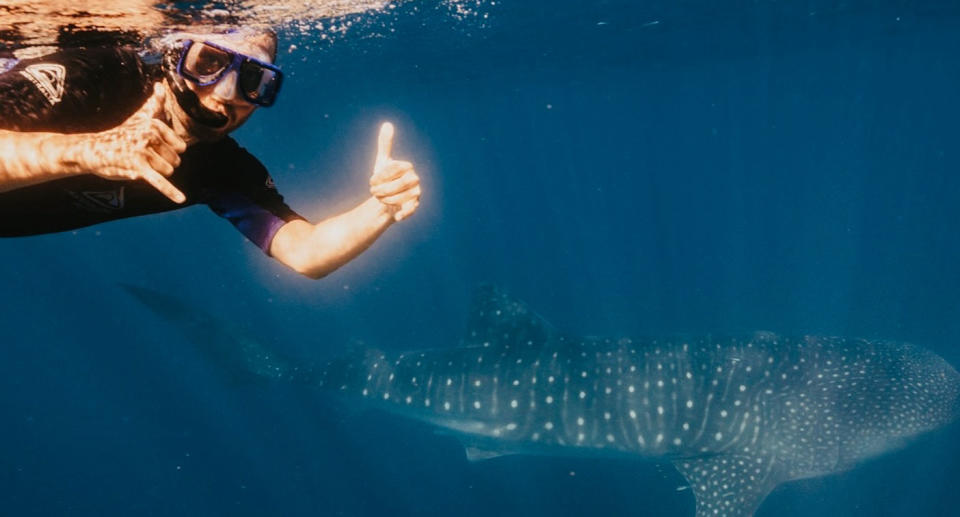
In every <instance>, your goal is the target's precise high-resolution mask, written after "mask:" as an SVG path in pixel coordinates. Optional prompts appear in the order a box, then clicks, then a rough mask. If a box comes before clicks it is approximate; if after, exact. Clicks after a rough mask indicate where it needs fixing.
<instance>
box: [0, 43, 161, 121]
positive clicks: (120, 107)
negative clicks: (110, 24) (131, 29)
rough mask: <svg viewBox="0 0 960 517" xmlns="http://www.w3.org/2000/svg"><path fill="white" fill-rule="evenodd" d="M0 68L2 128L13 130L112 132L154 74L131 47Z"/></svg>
mask: <svg viewBox="0 0 960 517" xmlns="http://www.w3.org/2000/svg"><path fill="white" fill-rule="evenodd" d="M0 65H2V67H0V70H5V71H2V72H0V129H7V130H11V131H49V132H55V133H82V132H97V131H103V130H105V129H109V128H112V127H115V126H116V125H118V124H120V123H121V122H123V121H124V120H125V119H126V118H127V117H128V116H130V115H131V114H132V113H133V112H135V111H136V110H137V108H138V107H140V106H141V105H142V104H143V102H144V101H145V100H146V98H147V96H148V95H149V93H150V92H151V91H152V81H153V80H155V79H156V77H155V74H156V73H157V71H156V70H155V69H151V68H149V67H147V66H146V65H144V64H143V63H142V62H141V61H140V59H139V57H138V56H137V54H136V52H134V51H133V50H132V49H129V48H94V49H61V50H59V51H57V52H54V53H52V54H49V55H45V56H42V57H37V58H32V59H25V60H22V61H17V62H14V61H12V60H10V59H9V58H7V59H5V60H4V62H3V63H0Z"/></svg>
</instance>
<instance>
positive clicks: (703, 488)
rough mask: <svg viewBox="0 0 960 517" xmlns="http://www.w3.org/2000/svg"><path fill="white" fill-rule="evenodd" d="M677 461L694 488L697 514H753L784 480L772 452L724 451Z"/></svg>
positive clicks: (731, 516)
mask: <svg viewBox="0 0 960 517" xmlns="http://www.w3.org/2000/svg"><path fill="white" fill-rule="evenodd" d="M673 464H674V466H675V467H677V470H679V471H680V473H681V474H683V476H684V477H685V478H687V481H688V482H689V483H690V488H691V489H693V495H694V497H695V498H696V501H697V515H696V517H751V516H752V515H753V514H754V512H756V510H757V508H758V507H759V506H760V503H761V502H762V501H763V499H764V498H765V497H766V496H767V494H769V493H770V492H771V491H772V490H773V489H774V487H776V486H777V484H778V483H779V482H780V481H781V478H780V475H779V471H778V469H777V468H776V465H775V461H774V459H773V458H772V457H769V456H761V455H746V454H745V455H726V454H724V455H717V456H709V457H703V458H688V459H678V460H674V462H673Z"/></svg>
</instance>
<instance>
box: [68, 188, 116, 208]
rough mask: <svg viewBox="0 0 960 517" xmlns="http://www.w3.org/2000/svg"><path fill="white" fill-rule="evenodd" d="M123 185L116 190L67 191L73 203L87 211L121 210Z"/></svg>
mask: <svg viewBox="0 0 960 517" xmlns="http://www.w3.org/2000/svg"><path fill="white" fill-rule="evenodd" d="M123 190H124V187H120V188H119V189H118V190H103V191H93V190H88V191H85V192H69V194H70V196H71V197H72V198H73V200H74V205H75V206H77V207H79V208H82V209H84V210H87V211H89V212H98V213H110V212H116V211H117V210H122V209H123V206H124V199H123Z"/></svg>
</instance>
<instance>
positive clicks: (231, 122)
mask: <svg viewBox="0 0 960 517" xmlns="http://www.w3.org/2000/svg"><path fill="white" fill-rule="evenodd" d="M204 40H205V41H209V42H210V43H213V44H215V45H217V46H219V47H222V48H224V49H229V50H231V51H234V52H237V53H239V54H244V55H247V56H249V57H252V58H254V59H257V60H260V61H263V62H265V63H272V62H273V56H274V55H275V41H274V40H273V38H271V37H268V36H266V35H254V36H249V35H248V36H240V35H238V34H226V35H207V36H205V38H204ZM238 72H240V70H230V71H228V72H227V73H226V74H225V75H223V77H222V78H220V79H219V80H217V81H216V82H215V83H213V84H209V85H206V86H203V85H201V84H199V83H197V82H194V81H185V84H186V87H187V88H189V89H190V90H191V91H192V92H193V93H195V94H196V96H197V101H198V103H199V105H200V108H202V111H201V113H193V114H192V115H191V114H187V113H186V112H183V111H182V110H178V111H180V112H181V113H180V115H181V117H184V119H183V120H182V122H183V123H184V126H186V127H187V128H189V129H190V132H191V133H192V134H193V135H194V136H195V137H197V138H198V139H200V140H214V139H217V138H221V137H223V136H225V135H226V134H228V133H230V132H231V131H233V130H235V129H237V128H238V127H240V126H241V125H242V124H243V123H244V122H246V120H247V118H249V117H250V115H251V114H252V113H253V111H254V109H256V105H254V104H253V103H251V102H249V101H248V100H246V99H245V98H244V96H243V95H242V94H241V92H240V91H238V89H237V81H238Z"/></svg>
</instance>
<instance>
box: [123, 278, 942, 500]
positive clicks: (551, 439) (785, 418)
mask: <svg viewBox="0 0 960 517" xmlns="http://www.w3.org/2000/svg"><path fill="white" fill-rule="evenodd" d="M127 290H128V292H130V293H131V294H133V295H134V296H135V297H136V298H137V299H139V300H141V301H142V302H144V303H145V304H146V305H147V306H149V307H150V308H152V309H153V310H155V311H156V312H158V313H160V314H162V315H164V316H165V317H167V318H168V319H173V320H175V321H178V322H180V323H181V326H182V327H183V328H185V329H187V330H188V333H189V334H192V335H193V337H194V338H195V340H196V341H198V343H199V344H201V345H202V346H204V347H207V349H208V350H212V351H213V352H215V357H216V358H217V360H222V359H223V358H225V357H232V358H233V362H232V364H233V365H234V366H236V367H239V368H241V369H244V370H246V371H248V372H252V373H253V374H254V375H255V376H258V377H267V378H272V379H278V380H286V381H291V382H298V383H303V384H306V385H310V386H313V387H315V388H317V389H319V390H321V391H323V392H325V393H332V394H335V395H336V396H337V397H338V398H339V399H341V400H347V401H351V402H352V403H354V404H359V405H362V406H364V407H375V408H380V409H382V410H385V411H388V412H390V413H394V414H397V415H400V416H403V417H406V418H412V419H415V420H419V421H421V422H425V423H428V424H430V425H433V426H436V427H437V428H439V429H442V430H443V431H444V432H447V433H450V434H453V435H455V436H456V437H457V438H458V439H460V441H461V442H462V443H463V444H464V446H465V447H466V450H467V456H468V458H469V459H471V460H485V459H491V458H496V457H498V456H503V455H511V454H525V455H557V456H560V455H571V456H596V457H627V458H638V459H641V458H645V459H650V460H655V461H663V462H669V463H670V464H672V465H673V466H674V467H676V469H677V470H678V471H679V472H680V474H681V475H682V476H683V477H684V478H685V479H686V480H687V482H688V483H689V487H690V489H691V490H690V491H691V492H692V493H693V496H694V498H695V507H696V517H749V516H751V515H754V513H755V512H756V510H757V508H758V507H759V506H760V504H761V502H763V500H764V498H765V497H766V496H767V494H769V493H770V492H771V491H772V490H773V489H774V488H775V487H776V486H777V485H779V484H781V483H785V482H788V481H791V480H797V479H803V478H810V477H817V476H824V475H828V474H832V473H837V472H842V471H846V470H849V469H851V468H853V467H854V466H856V465H857V464H858V463H859V462H862V461H864V460H866V459H869V458H871V457H875V456H878V455H880V454H883V453H885V452H888V451H891V450H894V449H898V448H901V447H903V446H905V445H906V444H907V443H908V442H909V441H910V439H912V438H914V437H917V436H918V435H921V434H923V433H925V432H928V431H931V430H934V429H937V428H939V427H941V426H944V425H946V424H948V423H950V422H952V421H953V420H954V419H955V418H956V417H957V415H958V410H960V374H958V373H957V371H956V370H955V369H954V368H953V367H952V366H951V365H950V364H948V363H947V362H946V361H945V360H944V359H943V358H941V357H939V356H937V355H936V354H934V353H933V352H931V351H929V350H927V349H925V348H922V347H919V346H916V345H913V344H909V343H903V342H893V341H878V340H867V339H855V338H843V337H828V336H800V337H784V336H780V335H778V334H775V333H772V332H753V333H750V334H744V335H729V336H721V335H702V336H678V337H671V338H648V339H630V338H617V339H613V338H599V337H577V336H572V335H569V334H566V333H564V332H562V331H560V330H558V329H556V328H555V327H554V326H553V325H551V324H550V323H549V322H548V321H547V320H546V319H544V318H543V317H541V316H539V315H538V314H536V313H534V312H533V311H532V310H531V309H530V308H529V307H528V306H527V305H526V304H525V303H523V302H521V301H519V300H516V299H514V298H512V297H510V296H509V295H507V294H505V293H504V292H503V291H502V290H500V289H498V288H495V287H492V286H485V287H483V288H481V289H480V290H479V293H478V295H476V296H475V300H474V304H473V308H472V310H471V313H470V316H469V320H468V326H467V332H466V334H465V337H464V338H463V339H462V341H461V342H460V343H458V345H457V346H454V347H449V348H439V349H431V350H417V351H407V352H402V353H401V352H386V351H382V350H378V349H373V348H361V349H356V350H354V351H352V352H350V353H347V354H345V355H344V356H342V357H338V358H336V359H334V360H331V361H327V362H323V363H318V364H316V365H306V364H303V363H302V362H297V361H292V360H290V359H288V358H284V357H281V356H280V355H278V354H277V353H275V352H272V351H270V350H269V348H268V347H265V346H263V345H262V344H260V343H257V342H256V341H255V340H251V339H250V338H249V337H244V338H236V337H228V338H223V337H220V338H217V337H214V336H232V335H233V334H235V333H236V331H235V330H234V329H233V328H232V327H231V326H229V325H219V326H218V325H217V324H216V323H211V322H212V321H214V320H212V319H210V318H209V317H206V316H205V315H203V314H202V313H198V312H197V311H195V310H192V309H187V308H184V307H183V306H182V304H180V303H179V302H177V301H176V300H174V299H172V298H170V297H166V296H164V295H161V294H159V293H156V292H153V291H150V290H146V289H143V288H138V287H129V286H128V287H127ZM183 323H186V324H185V325H183ZM218 339H219V344H216V345H215V346H211V343H213V342H215V341H217V340H218Z"/></svg>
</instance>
